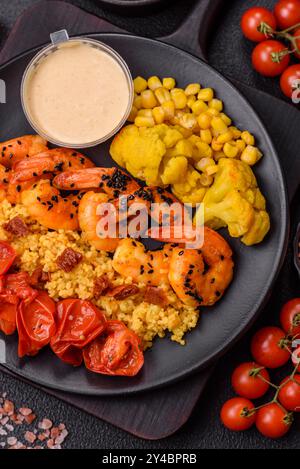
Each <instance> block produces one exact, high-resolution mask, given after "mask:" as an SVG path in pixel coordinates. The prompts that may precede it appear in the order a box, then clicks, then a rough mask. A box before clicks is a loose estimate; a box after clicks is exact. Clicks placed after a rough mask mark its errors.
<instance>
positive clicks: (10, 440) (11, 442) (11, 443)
mask: <svg viewBox="0 0 300 469" xmlns="http://www.w3.org/2000/svg"><path fill="white" fill-rule="evenodd" d="M17 441H18V440H17V438H16V437H15V436H10V437H9V438H7V444H8V445H9V446H14V445H15V444H16V443H17Z"/></svg>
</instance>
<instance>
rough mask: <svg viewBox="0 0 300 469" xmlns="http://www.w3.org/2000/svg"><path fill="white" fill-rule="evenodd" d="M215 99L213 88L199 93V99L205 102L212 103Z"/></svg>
mask: <svg viewBox="0 0 300 469" xmlns="http://www.w3.org/2000/svg"><path fill="white" fill-rule="evenodd" d="M213 97H214V91H213V90H212V89H211V88H202V90H200V91H199V93H198V99H202V100H203V101H211V100H212V99H213Z"/></svg>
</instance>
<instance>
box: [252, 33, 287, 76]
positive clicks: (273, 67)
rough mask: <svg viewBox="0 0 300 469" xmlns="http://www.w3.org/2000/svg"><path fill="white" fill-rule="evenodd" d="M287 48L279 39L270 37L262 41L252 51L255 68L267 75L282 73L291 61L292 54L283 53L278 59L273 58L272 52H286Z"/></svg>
mask: <svg viewBox="0 0 300 469" xmlns="http://www.w3.org/2000/svg"><path fill="white" fill-rule="evenodd" d="M286 50H287V48H286V46H285V45H284V44H282V43H281V42H279V41H274V40H271V39H269V40H267V41H263V42H260V43H259V44H257V46H255V48H254V49H253V52H252V65H253V68H254V69H255V70H256V71H257V72H258V73H260V74H261V75H264V76H266V77H275V76H277V75H281V73H282V72H283V71H284V70H285V69H286V68H287V66H288V64H289V62H290V56H289V55H288V54H286V55H283V56H281V58H280V59H278V61H276V60H275V59H273V58H272V54H285V52H284V51H286Z"/></svg>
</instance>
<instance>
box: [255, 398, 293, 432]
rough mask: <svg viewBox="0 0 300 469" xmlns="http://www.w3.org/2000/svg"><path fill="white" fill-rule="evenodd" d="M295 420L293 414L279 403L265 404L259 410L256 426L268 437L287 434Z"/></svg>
mask: <svg viewBox="0 0 300 469" xmlns="http://www.w3.org/2000/svg"><path fill="white" fill-rule="evenodd" d="M292 422H293V415H292V414H290V413H288V412H286V411H285V410H283V409H282V408H281V407H280V406H279V405H278V404H277V403H275V402H273V403H270V404H267V405H265V406H264V407H262V408H261V409H259V410H258V411H257V417H256V428H257V430H258V431H259V432H260V433H261V434H262V435H264V436H267V437H268V438H280V437H282V436H283V435H285V434H286V433H287V432H288V431H289V429H290V427H291V425H292Z"/></svg>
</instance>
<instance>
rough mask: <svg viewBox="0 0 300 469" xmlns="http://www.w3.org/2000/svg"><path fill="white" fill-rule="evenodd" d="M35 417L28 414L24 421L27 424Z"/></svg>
mask: <svg viewBox="0 0 300 469" xmlns="http://www.w3.org/2000/svg"><path fill="white" fill-rule="evenodd" d="M35 419H36V415H35V414H29V415H26V416H25V422H26V423H28V424H29V425H30V424H31V423H32V422H33V421H34V420H35Z"/></svg>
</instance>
